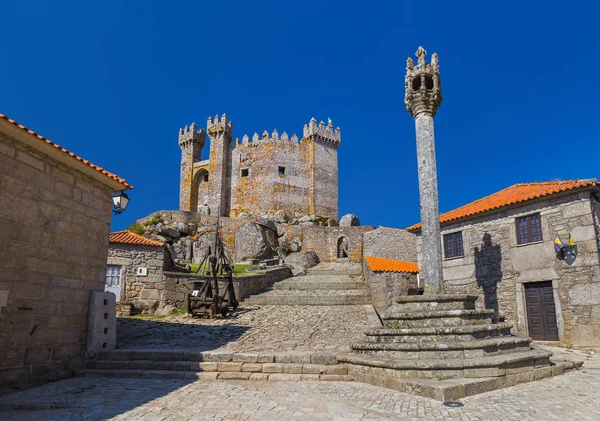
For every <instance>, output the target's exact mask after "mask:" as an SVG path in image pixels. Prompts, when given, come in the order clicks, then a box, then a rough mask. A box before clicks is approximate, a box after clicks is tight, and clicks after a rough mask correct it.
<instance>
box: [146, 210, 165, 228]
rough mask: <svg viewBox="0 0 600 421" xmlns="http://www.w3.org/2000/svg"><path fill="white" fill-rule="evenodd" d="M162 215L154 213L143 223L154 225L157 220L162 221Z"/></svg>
mask: <svg viewBox="0 0 600 421" xmlns="http://www.w3.org/2000/svg"><path fill="white" fill-rule="evenodd" d="M162 220H163V219H162V216H160V214H158V213H157V214H155V215H154V216H153V217H152V219H149V220H148V221H146V222H144V225H145V226H147V227H149V226H150V225H156V224H158V223H159V222H162Z"/></svg>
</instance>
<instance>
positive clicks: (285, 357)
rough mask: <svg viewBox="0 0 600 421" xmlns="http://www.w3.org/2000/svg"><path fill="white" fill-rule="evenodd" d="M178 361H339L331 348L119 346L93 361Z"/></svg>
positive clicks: (288, 362) (280, 362)
mask: <svg viewBox="0 0 600 421" xmlns="http://www.w3.org/2000/svg"><path fill="white" fill-rule="evenodd" d="M117 360H119V361H124V360H127V361H139V360H144V361H175V362H211V363H219V362H235V363H279V364H316V365H336V364H338V360H337V357H336V356H335V355H334V354H331V353H327V352H298V353H285V354H262V353H261V354H259V353H246V352H228V351H218V352H215V351H206V352H203V351H193V350H176V349H167V350H160V349H117V350H114V351H105V352H101V353H100V354H99V355H98V358H97V359H96V360H90V361H117Z"/></svg>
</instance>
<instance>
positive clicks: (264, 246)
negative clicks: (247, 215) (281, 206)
mask: <svg viewBox="0 0 600 421" xmlns="http://www.w3.org/2000/svg"><path fill="white" fill-rule="evenodd" d="M267 231H270V232H271V234H269V233H268V232H267ZM269 236H272V237H275V232H273V231H272V230H270V229H263V228H262V227H261V226H260V225H258V224H254V223H246V224H244V225H242V226H241V227H240V229H238V230H237V232H236V233H235V256H236V259H237V260H238V261H246V260H253V259H266V258H268V257H271V256H272V255H273V248H272V247H271V243H272V242H273V238H269ZM275 240H276V238H275Z"/></svg>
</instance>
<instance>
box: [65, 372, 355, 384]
mask: <svg viewBox="0 0 600 421" xmlns="http://www.w3.org/2000/svg"><path fill="white" fill-rule="evenodd" d="M75 376H76V377H89V378H102V377H119V378H145V379H187V380H192V381H193V380H209V381H210V380H263V381H267V380H268V381H346V382H351V381H354V379H353V378H352V376H350V375H347V374H299V373H298V374H290V373H251V372H239V371H220V372H193V371H173V370H91V369H90V370H88V369H86V370H81V371H78V372H77V373H76V375H75Z"/></svg>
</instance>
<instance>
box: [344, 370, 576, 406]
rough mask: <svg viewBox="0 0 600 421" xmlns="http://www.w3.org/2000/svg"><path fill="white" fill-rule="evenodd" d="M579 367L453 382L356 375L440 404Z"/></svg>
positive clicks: (381, 374) (372, 372)
mask: <svg viewBox="0 0 600 421" xmlns="http://www.w3.org/2000/svg"><path fill="white" fill-rule="evenodd" d="M580 366H581V363H573V362H569V361H565V362H559V363H557V364H556V365H553V366H550V367H539V368H534V369H532V370H530V371H527V372H522V373H515V374H507V375H505V376H499V377H483V378H455V379H445V380H438V379H413V378H401V377H392V376H390V375H389V374H387V373H385V372H384V371H383V370H384V369H381V368H374V369H373V368H370V370H369V372H368V373H355V374H354V375H353V377H354V380H355V381H358V382H363V383H368V384H372V385H374V386H382V387H386V388H388V389H393V390H397V391H399V392H403V393H410V394H413V395H418V396H423V397H426V398H430V399H435V400H438V401H442V402H448V401H457V400H459V399H462V398H466V397H468V396H473V395H477V394H479V393H485V392H491V391H493V390H497V389H502V388H505V387H510V386H515V385H517V384H520V383H527V382H532V381H535V380H541V379H544V378H548V377H553V376H557V375H560V374H563V373H564V372H566V371H568V370H572V369H576V368H578V367H580Z"/></svg>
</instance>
